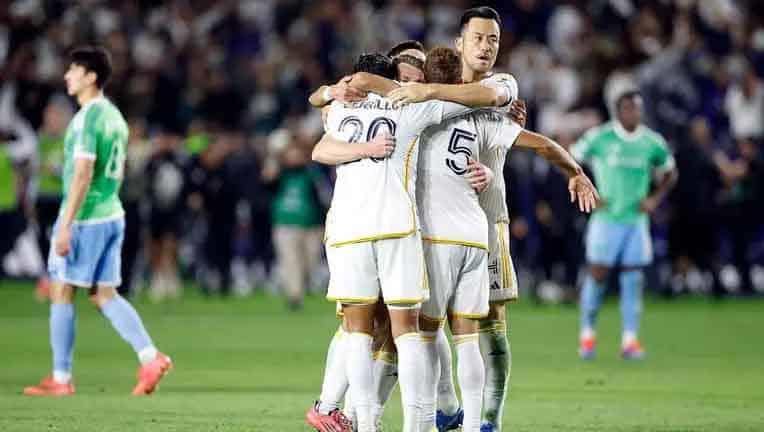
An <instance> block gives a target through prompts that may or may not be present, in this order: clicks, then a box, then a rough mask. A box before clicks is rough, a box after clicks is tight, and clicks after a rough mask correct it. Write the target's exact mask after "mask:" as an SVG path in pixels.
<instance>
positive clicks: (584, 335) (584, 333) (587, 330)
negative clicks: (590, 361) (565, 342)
mask: <svg viewBox="0 0 764 432" xmlns="http://www.w3.org/2000/svg"><path fill="white" fill-rule="evenodd" d="M596 335H597V334H596V333H595V332H594V329H593V328H591V327H584V328H582V329H581V334H580V335H579V339H580V340H584V339H594V337H595V336H596Z"/></svg>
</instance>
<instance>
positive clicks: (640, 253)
mask: <svg viewBox="0 0 764 432" xmlns="http://www.w3.org/2000/svg"><path fill="white" fill-rule="evenodd" d="M629 231H630V233H629V235H628V238H627V241H626V246H625V249H624V253H623V258H622V261H623V268H622V269H621V273H620V274H619V275H618V282H619V285H620V291H621V318H622V320H623V332H622V334H621V355H622V356H623V358H625V359H641V358H642V357H644V354H645V353H644V350H643V349H642V346H641V344H640V343H639V337H638V335H639V324H640V319H641V317H642V292H643V288H644V267H645V266H647V265H649V264H650V262H652V257H653V253H652V241H651V237H650V228H649V224H648V222H647V221H642V222H638V223H636V224H634V225H633V226H632V227H631V228H630V230H629Z"/></svg>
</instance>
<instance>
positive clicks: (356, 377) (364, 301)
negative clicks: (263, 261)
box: [326, 242, 379, 431]
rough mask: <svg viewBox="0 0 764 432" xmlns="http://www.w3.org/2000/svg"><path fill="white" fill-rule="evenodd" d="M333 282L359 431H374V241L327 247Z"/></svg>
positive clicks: (329, 296)
mask: <svg viewBox="0 0 764 432" xmlns="http://www.w3.org/2000/svg"><path fill="white" fill-rule="evenodd" d="M326 257H327V261H328V264H329V270H330V280H329V289H328V293H327V296H326V297H327V299H329V300H331V301H340V302H342V303H343V308H342V312H343V315H344V325H345V335H344V337H343V339H344V344H345V356H346V359H345V362H346V364H345V370H346V374H347V379H348V392H349V394H350V397H351V398H352V402H351V404H352V405H353V407H354V409H355V412H356V414H357V419H358V430H359V431H373V430H375V428H374V419H373V417H374V416H373V406H374V400H375V396H374V377H373V374H372V369H373V365H374V361H373V358H372V350H371V345H372V336H371V334H372V331H373V327H374V326H373V322H374V311H375V304H376V303H377V301H378V298H379V281H378V272H377V267H376V262H375V258H374V247H373V244H372V243H370V242H363V243H356V244H350V245H346V246H341V247H329V246H328V247H327V249H326Z"/></svg>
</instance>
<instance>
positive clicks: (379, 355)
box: [372, 350, 398, 364]
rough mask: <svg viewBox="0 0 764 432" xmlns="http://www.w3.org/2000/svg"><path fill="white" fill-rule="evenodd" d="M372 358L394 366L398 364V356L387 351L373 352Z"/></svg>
mask: <svg viewBox="0 0 764 432" xmlns="http://www.w3.org/2000/svg"><path fill="white" fill-rule="evenodd" d="M372 358H373V359H374V360H381V361H383V362H385V363H388V364H396V363H398V354H396V353H391V352H387V351H382V350H380V351H375V352H374V354H372Z"/></svg>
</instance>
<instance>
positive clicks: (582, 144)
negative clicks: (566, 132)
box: [570, 128, 599, 162]
mask: <svg viewBox="0 0 764 432" xmlns="http://www.w3.org/2000/svg"><path fill="white" fill-rule="evenodd" d="M598 137H599V128H595V129H590V130H589V131H587V132H586V133H585V134H584V135H583V136H581V138H579V139H578V141H576V143H575V144H573V145H572V146H571V147H570V154H571V155H573V157H574V158H575V159H576V160H577V161H579V162H582V161H588V160H589V159H591V157H592V155H593V154H594V151H595V149H596V144H597V138H598Z"/></svg>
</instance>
